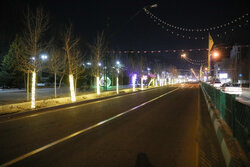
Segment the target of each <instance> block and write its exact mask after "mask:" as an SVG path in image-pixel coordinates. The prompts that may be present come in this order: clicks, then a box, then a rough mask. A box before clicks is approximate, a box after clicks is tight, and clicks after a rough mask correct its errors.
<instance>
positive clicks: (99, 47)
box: [90, 32, 107, 94]
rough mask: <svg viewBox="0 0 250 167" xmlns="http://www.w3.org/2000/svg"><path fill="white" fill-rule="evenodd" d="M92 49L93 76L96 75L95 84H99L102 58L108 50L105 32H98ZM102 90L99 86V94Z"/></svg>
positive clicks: (91, 46)
mask: <svg viewBox="0 0 250 167" xmlns="http://www.w3.org/2000/svg"><path fill="white" fill-rule="evenodd" d="M90 49H91V52H92V54H91V62H92V67H91V71H92V76H94V77H95V85H96V84H97V79H99V77H100V66H101V64H100V63H101V60H102V59H103V57H104V55H105V54H106V51H107V43H106V41H105V39H104V33H103V32H102V33H98V34H97V37H96V40H95V42H94V44H93V45H90ZM99 91H100V90H98V88H97V94H98V92H99Z"/></svg>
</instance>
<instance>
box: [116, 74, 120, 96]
mask: <svg viewBox="0 0 250 167" xmlns="http://www.w3.org/2000/svg"><path fill="white" fill-rule="evenodd" d="M116 93H117V94H119V78H118V77H116Z"/></svg>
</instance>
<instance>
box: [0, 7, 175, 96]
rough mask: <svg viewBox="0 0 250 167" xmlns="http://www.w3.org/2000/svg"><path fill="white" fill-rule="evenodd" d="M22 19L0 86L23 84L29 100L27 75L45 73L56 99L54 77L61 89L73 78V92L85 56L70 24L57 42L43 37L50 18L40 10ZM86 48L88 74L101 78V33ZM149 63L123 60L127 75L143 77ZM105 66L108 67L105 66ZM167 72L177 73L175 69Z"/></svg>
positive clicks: (81, 74) (103, 44)
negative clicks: (43, 56)
mask: <svg viewBox="0 0 250 167" xmlns="http://www.w3.org/2000/svg"><path fill="white" fill-rule="evenodd" d="M24 18H25V19H24V23H25V24H24V25H25V27H24V31H23V33H22V34H21V35H16V37H15V39H14V40H13V42H12V44H11V45H10V49H9V52H8V54H7V55H6V56H5V57H4V59H3V61H2V63H1V70H0V82H1V83H0V84H1V85H3V87H8V86H13V87H22V85H24V86H25V87H26V88H27V89H26V90H27V100H29V97H30V95H29V93H30V90H29V89H30V78H31V77H30V74H32V77H35V76H36V73H38V72H39V71H41V70H43V71H44V70H45V71H48V72H49V73H51V74H53V76H54V88H55V97H56V96H57V95H56V94H57V92H56V88H57V80H58V79H57V78H60V79H59V87H60V85H61V83H62V80H63V78H65V76H67V75H69V76H70V75H71V76H74V77H73V78H74V81H73V83H74V91H76V87H77V81H78V79H81V78H82V77H84V74H85V71H86V70H85V67H84V66H83V62H84V59H85V55H86V53H85V54H84V53H83V52H82V51H81V48H80V47H79V41H80V38H79V37H77V36H76V35H74V33H73V27H72V25H69V26H68V27H66V28H65V30H64V31H63V33H62V34H61V37H60V38H59V39H50V38H48V35H46V33H47V31H48V29H49V27H50V24H49V16H48V14H47V13H46V12H45V11H44V10H43V9H42V8H37V9H36V10H35V11H31V10H30V9H28V10H27V12H26V15H25V17H24ZM88 48H89V50H90V53H89V54H90V55H91V58H90V61H91V68H90V70H88V72H89V75H90V76H92V77H93V78H95V79H96V78H99V77H100V73H101V68H100V65H99V63H100V62H102V61H103V60H104V59H106V61H111V59H110V58H111V57H109V56H110V55H108V52H107V51H108V42H107V40H106V38H105V35H104V33H103V32H102V33H98V34H97V37H96V40H95V41H94V43H93V44H91V45H89V47H88ZM41 53H47V54H48V55H49V58H48V60H47V61H46V62H45V61H44V60H43V59H41V57H40V56H41ZM112 57H113V59H117V58H118V57H119V56H114V55H113V56H112ZM113 61H115V60H113ZM111 62H112V61H111ZM112 63H114V62H112ZM148 63H149V62H148V60H147V59H146V58H144V57H142V56H138V55H128V57H127V60H124V64H125V66H126V68H125V70H126V71H127V73H128V75H129V74H131V73H133V72H135V71H137V72H139V73H140V74H142V73H143V70H144V69H146V68H147V65H148ZM106 66H108V64H107V63H106ZM106 68H107V67H106ZM154 69H155V70H154V72H155V73H161V71H162V70H163V66H162V65H161V64H156V65H155V68H154ZM169 69H170V70H169V71H171V69H172V72H173V73H176V68H174V67H171V68H169ZM151 72H153V71H151ZM95 82H96V80H95ZM21 83H22V84H21ZM75 93H76V92H75Z"/></svg>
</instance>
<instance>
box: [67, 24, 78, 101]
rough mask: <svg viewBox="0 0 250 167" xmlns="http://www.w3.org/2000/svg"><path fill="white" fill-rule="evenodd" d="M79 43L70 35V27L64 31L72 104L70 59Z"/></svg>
mask: <svg viewBox="0 0 250 167" xmlns="http://www.w3.org/2000/svg"><path fill="white" fill-rule="evenodd" d="M79 41H80V38H78V37H75V36H74V35H73V33H72V25H70V26H69V28H67V29H66V32H65V34H64V48H63V49H64V51H65V53H66V55H67V60H68V70H69V81H70V93H71V100H72V102H74V101H75V100H76V99H75V90H74V76H73V64H72V57H73V56H74V54H75V49H76V48H77V45H78V43H79Z"/></svg>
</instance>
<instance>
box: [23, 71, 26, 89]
mask: <svg viewBox="0 0 250 167" xmlns="http://www.w3.org/2000/svg"><path fill="white" fill-rule="evenodd" d="M23 82H24V89H26V74H25V73H24V74H23Z"/></svg>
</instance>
